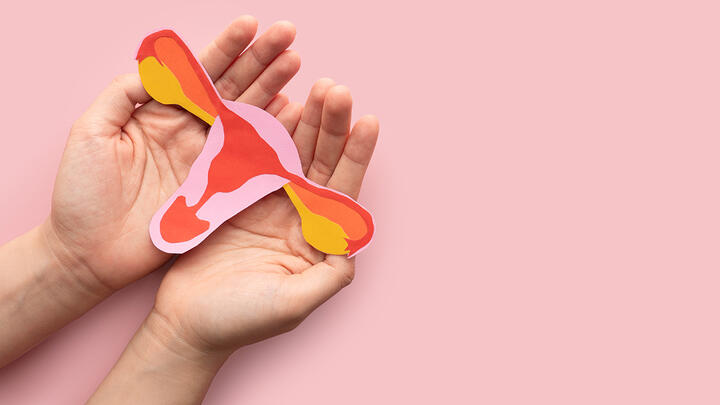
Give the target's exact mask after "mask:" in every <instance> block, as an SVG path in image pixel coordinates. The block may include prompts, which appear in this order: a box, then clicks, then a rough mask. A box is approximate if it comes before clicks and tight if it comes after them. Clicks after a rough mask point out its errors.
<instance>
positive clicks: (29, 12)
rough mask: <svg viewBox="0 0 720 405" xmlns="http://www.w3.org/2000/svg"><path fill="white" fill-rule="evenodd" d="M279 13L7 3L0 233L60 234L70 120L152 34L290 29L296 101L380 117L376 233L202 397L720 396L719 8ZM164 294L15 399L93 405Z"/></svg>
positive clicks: (50, 366) (44, 354)
mask: <svg viewBox="0 0 720 405" xmlns="http://www.w3.org/2000/svg"><path fill="white" fill-rule="evenodd" d="M284 3H285V4H284V5H283V4H280V3H279V2H266V1H263V2H242V3H240V2H237V1H232V2H231V1H226V2H217V1H206V2H203V4H202V6H201V5H200V4H199V3H191V2H169V1H160V2H145V1H143V2H141V1H135V0H131V1H128V2H124V3H123V4H121V5H120V4H115V5H113V6H112V7H109V6H107V5H104V4H102V3H101V2H86V3H84V4H83V7H82V8H81V7H80V6H79V5H71V4H70V3H68V2H48V3H46V4H43V5H42V6H39V5H36V4H31V3H21V2H15V3H14V4H7V5H5V12H4V13H2V14H1V15H0V47H1V48H2V49H3V54H4V55H5V56H6V63H4V64H3V66H2V68H1V69H2V75H0V88H1V89H2V91H3V97H2V98H1V99H0V106H1V107H2V111H3V114H4V115H3V116H4V117H5V118H6V119H4V120H3V125H4V127H3V135H2V140H3V141H2V145H3V148H2V151H0V170H2V172H3V173H7V174H6V175H3V176H0V190H13V191H15V192H17V194H8V193H5V194H4V195H5V196H6V197H5V198H2V199H0V224H2V226H1V227H0V232H1V233H0V237H1V238H2V240H3V241H4V240H8V239H10V238H11V237H13V236H14V235H17V234H19V233H21V232H23V231H25V230H27V229H28V228H30V227H31V226H33V225H34V224H37V223H39V222H40V221H41V220H42V219H43V218H44V217H45V216H46V215H47V212H48V208H49V198H50V192H51V188H52V181H53V178H54V175H55V171H56V168H57V165H58V162H59V159H60V154H61V151H62V148H63V144H64V142H65V137H66V135H67V132H68V129H69V127H70V125H71V123H72V121H73V120H74V119H75V118H76V117H77V116H78V115H79V114H80V112H81V111H82V110H83V109H84V108H85V107H86V106H87V105H88V104H89V103H90V101H91V100H92V98H93V97H94V96H95V95H96V93H98V92H99V91H100V89H101V88H102V87H103V86H104V85H106V84H107V83H109V81H110V78H111V77H112V76H113V75H115V74H119V73H123V72H128V71H135V69H136V66H135V61H134V60H133V58H132V57H133V56H134V55H133V52H134V51H135V49H136V47H137V44H138V43H139V42H140V41H141V40H142V38H143V36H144V34H145V33H147V32H151V31H153V30H155V29H158V28H161V27H173V28H174V29H176V30H177V32H180V33H182V34H183V38H185V39H186V40H187V41H188V44H189V45H190V47H191V48H192V49H200V48H201V47H202V46H203V45H204V44H205V43H206V42H207V41H209V40H210V39H211V38H212V37H213V36H214V35H215V34H216V33H217V32H218V31H219V30H220V29H222V27H223V26H224V25H225V24H226V23H227V22H229V20H230V19H231V18H232V16H234V15H239V14H242V13H252V14H255V15H256V16H258V17H259V18H260V21H261V27H263V28H264V27H267V26H268V25H269V23H270V22H271V21H273V20H275V19H281V18H284V19H289V20H292V21H294V22H295V23H296V24H297V26H298V40H297V42H296V45H295V46H294V48H295V49H297V50H298V51H299V52H300V53H301V55H302V57H303V67H302V69H301V71H300V74H299V76H298V79H297V80H296V81H295V82H294V83H292V84H291V85H290V86H289V89H288V93H289V95H290V96H291V97H292V98H294V99H301V98H304V95H305V94H306V92H307V90H308V88H309V86H310V85H311V83H312V82H313V81H314V80H315V79H317V78H319V77H321V76H325V75H330V76H332V77H333V78H335V79H336V80H337V81H338V82H340V83H343V84H347V85H349V86H350V88H351V89H352V90H353V95H354V99H355V100H356V107H357V108H356V111H357V112H358V113H361V114H363V113H370V112H373V113H376V114H377V115H378V116H379V118H380V121H381V140H380V142H379V144H378V148H377V154H376V157H375V158H374V161H373V164H372V167H371V168H370V170H369V172H368V178H367V187H365V189H364V191H363V193H362V195H361V196H360V202H361V203H362V204H363V205H365V206H366V207H368V208H369V209H370V210H371V211H372V212H373V214H374V216H375V218H376V220H377V223H378V224H380V225H382V226H378V230H377V234H376V237H375V241H374V243H373V245H372V248H370V249H367V250H366V251H365V252H363V253H362V254H360V255H359V256H358V260H357V263H358V272H357V277H356V280H355V282H354V283H353V285H352V286H351V287H349V288H348V289H346V290H344V291H343V292H342V293H340V295H338V296H337V297H335V298H333V299H332V300H331V301H330V302H329V303H328V304H327V305H325V306H323V307H322V308H320V309H319V310H318V311H316V313H315V314H313V315H312V316H311V317H310V318H309V319H308V320H307V321H306V322H305V323H304V324H303V325H301V326H300V327H299V328H298V329H296V330H295V331H293V332H292V333H290V334H287V335H284V336H280V337H278V338H274V339H271V340H269V341H266V342H263V343H261V344H257V345H254V346H251V347H248V348H246V349H243V350H241V351H239V352H238V353H237V355H236V356H234V357H233V358H232V359H231V361H230V362H229V363H228V364H227V365H226V366H225V367H224V369H223V370H222V372H221V373H220V375H219V376H218V377H217V379H216V380H215V382H214V384H213V387H212V388H211V391H210V393H209V395H208V397H207V400H206V403H207V404H238V403H243V404H289V403H291V404H308V403H312V404H338V403H343V404H368V403H403V404H404V403H412V404H437V403H452V404H455V403H458V404H471V403H472V404H477V403H482V404H523V405H524V404H553V405H557V404H568V405H569V404H573V405H575V404H717V403H720V390H718V388H717V382H718V379H719V378H720V345H719V344H718V342H720V323H718V308H719V307H720V294H719V293H718V285H719V283H720V255H719V254H718V251H719V250H718V247H719V246H720V231H719V230H720V188H719V187H718V181H719V180H720V179H719V176H718V173H720V159H719V158H718V150H719V149H720V135H719V134H720V120H719V119H718V116H719V114H720V101H719V100H720V96H719V95H720V52H718V38H720V25H719V24H718V23H717V16H718V13H719V12H720V9H719V7H718V5H717V2H711V1H684V2H679V1H678V2H657V1H635V0H633V1H605V2H594V4H590V2H576V1H546V2H535V1H529V0H526V1H503V2H487V3H481V4H480V5H477V6H472V7H471V6H467V5H466V4H469V3H471V2H466V1H462V2H461V1H453V0H451V1H446V2H412V3H400V2H397V3H393V2H388V1H375V0H368V1H363V2H354V3H350V4H348V3H346V2H336V1H326V2H323V3H320V2H313V1H304V2H297V1H294V2H284ZM673 3H674V4H673ZM141 5H144V7H146V8H145V11H143V12H142V13H141V12H140V7H141ZM94 32H99V33H101V34H92V35H88V34H89V33H94ZM48 62H51V63H50V65H48ZM38 100H43V101H44V102H43V104H42V105H43V106H46V105H52V106H53V108H54V110H52V111H49V112H47V114H48V115H47V116H46V117H44V118H43V119H42V120H39V119H37V117H36V115H35V114H36V111H35V110H33V108H31V107H32V106H35V105H38V104H37V103H38ZM358 116H359V115H358ZM27 123H32V126H31V127H28V125H27ZM28 129H30V132H28ZM13 173H27V174H24V175H23V176H15V175H13ZM8 195H17V197H13V198H8V197H7V196H8ZM161 276H162V274H160V273H155V274H152V275H150V276H148V277H147V278H145V279H143V280H141V281H140V282H138V283H136V284H134V285H132V286H130V287H129V288H127V289H125V290H123V291H121V292H120V293H118V294H116V295H115V296H113V297H112V298H110V299H109V300H108V301H106V302H104V303H103V304H102V305H100V306H99V307H97V308H95V309H94V310H93V311H91V312H90V313H88V314H87V315H86V316H85V317H83V318H81V319H80V320H78V321H76V322H74V323H73V324H71V325H69V326H68V327H66V328H65V329H63V330H62V331H60V332H59V333H57V334H55V335H54V336H53V337H52V338H51V339H49V340H48V341H46V342H45V343H44V344H42V345H41V346H39V347H38V348H36V349H35V350H33V351H32V352H30V353H29V354H27V355H26V356H24V357H23V358H22V359H20V360H18V361H16V362H15V363H13V364H11V365H10V366H8V367H5V368H4V369H0V403H2V404H76V403H80V402H82V401H84V400H85V399H86V398H87V397H88V396H89V395H90V393H91V392H92V391H93V390H94V388H95V386H96V385H97V384H98V383H99V381H100V380H101V379H102V378H103V376H104V374H105V373H106V372H107V371H108V369H109V368H110V367H111V366H112V364H113V362H114V361H115V359H116V358H117V356H118V354H119V353H120V351H121V350H122V349H123V347H124V346H125V344H126V342H127V340H128V339H129V338H130V336H131V335H132V333H133V331H134V328H135V327H137V325H139V323H140V322H141V320H142V318H143V317H144V315H145V313H146V312H147V311H148V309H149V308H150V306H151V304H152V298H153V294H154V290H155V288H156V286H157V284H158V283H159V280H160V278H161ZM0 327H1V326H0Z"/></svg>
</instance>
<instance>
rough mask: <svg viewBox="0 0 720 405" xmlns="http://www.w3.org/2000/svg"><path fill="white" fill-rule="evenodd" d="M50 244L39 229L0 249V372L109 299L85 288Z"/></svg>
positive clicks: (69, 263)
mask: <svg viewBox="0 0 720 405" xmlns="http://www.w3.org/2000/svg"><path fill="white" fill-rule="evenodd" d="M53 243H54V242H53V240H52V235H50V234H48V232H47V228H46V225H41V226H38V227H37V228H35V229H33V230H31V231H30V232H28V233H26V234H24V235H22V236H20V237H18V238H16V239H14V240H12V241H10V242H8V243H6V244H5V245H3V246H0V325H2V327H0V342H1V343H0V366H4V365H6V364H7V363H9V362H11V361H12V360H14V359H16V358H17V357H19V356H20V355H22V354H23V353H25V352H26V351H27V350H28V349H30V348H31V347H33V346H34V345H35V344H37V343H38V342H40V341H41V340H42V339H44V338H45V337H46V336H47V335H49V334H50V333H52V332H53V331H55V330H57V329H59V328H61V327H62V326H64V325H65V324H67V323H68V322H70V321H72V320H74V319H75V318H77V317H79V316H80V315H82V314H83V313H85V312H86V311H87V310H88V309H90V308H92V307H93V306H94V305H96V304H97V303H98V302H99V301H101V300H102V299H103V298H104V297H105V296H106V295H107V294H109V292H108V293H107V294H105V293H98V292H96V291H92V290H91V289H90V288H87V287H86V285H84V284H83V282H82V280H80V279H78V278H77V277H76V276H74V275H73V274H74V273H73V272H72V269H71V268H69V267H68V266H72V263H71V262H69V261H67V260H65V259H64V258H63V257H61V256H62V253H61V252H59V251H58V250H57V249H55V248H54V247H53Z"/></svg>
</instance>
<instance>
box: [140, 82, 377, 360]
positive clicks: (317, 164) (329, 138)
mask: <svg viewBox="0 0 720 405" xmlns="http://www.w3.org/2000/svg"><path fill="white" fill-rule="evenodd" d="M277 107H279V105H277V106H275V108H277ZM351 109H352V99H351V96H350V92H349V90H348V89H347V88H346V87H344V86H336V85H334V83H333V82H332V81H331V80H329V79H322V80H320V81H318V82H317V83H316V84H315V85H314V86H313V88H312V90H311V92H310V95H309V97H308V100H307V103H306V105H305V107H304V109H303V107H302V106H300V105H298V104H294V103H293V104H287V105H285V106H284V107H283V108H282V110H280V111H279V112H277V114H276V116H277V118H278V120H280V121H281V122H282V123H283V125H285V127H286V128H287V129H288V132H289V133H290V134H292V136H293V140H294V142H295V144H296V146H297V148H298V151H299V153H300V157H301V161H302V164H303V170H304V171H305V173H306V175H307V177H308V178H309V179H310V180H313V181H314V182H316V183H318V184H321V185H326V186H327V187H329V188H332V189H335V190H338V191H341V192H343V193H345V194H347V195H349V196H351V197H353V198H357V196H358V194H359V192H360V186H361V184H362V180H363V177H364V175H365V171H366V169H367V167H368V164H369V162H370V158H371V156H372V153H373V149H374V147H375V143H376V141H377V137H378V122H377V119H376V118H375V117H373V116H366V117H363V118H361V119H360V120H358V121H357V123H356V124H355V125H354V126H353V128H352V130H350V120H351ZM271 113H275V111H271ZM353 276H354V259H348V258H346V257H345V256H333V255H325V254H323V253H321V252H319V251H317V250H314V249H313V248H312V247H311V246H310V245H308V244H307V243H306V242H305V241H304V239H303V236H302V233H301V228H300V218H299V216H298V214H297V212H296V210H295V208H294V207H293V206H292V204H291V203H290V200H289V198H288V197H287V195H286V193H285V192H284V191H283V190H282V189H281V190H279V191H277V192H275V193H272V194H270V195H268V196H266V197H265V198H263V199H261V200H260V201H258V202H256V203H255V204H253V205H252V206H251V207H249V208H247V209H245V210H244V211H242V212H241V213H239V214H238V215H236V216H235V217H233V218H232V219H231V220H229V221H227V222H226V223H225V224H223V225H222V226H221V227H219V228H218V229H217V230H216V231H215V232H214V233H213V234H211V235H210V236H209V237H208V238H207V239H206V240H205V241H204V242H203V243H202V244H200V245H199V246H198V247H196V248H194V249H193V250H191V251H190V252H188V253H185V254H183V255H182V256H181V257H179V258H178V260H177V261H176V262H175V263H174V264H173V266H172V267H171V269H170V270H169V271H168V273H167V274H166V276H165V278H164V279H163V281H162V284H161V286H160V289H159V291H158V295H157V298H156V303H155V307H154V309H153V311H152V313H151V315H150V316H149V318H148V319H149V321H150V322H152V323H154V324H155V325H156V326H157V328H158V330H161V331H164V332H159V335H160V336H166V337H168V339H169V340H168V341H169V342H183V345H186V344H190V345H191V346H192V348H194V349H197V350H201V351H219V352H222V351H232V350H234V349H236V348H238V347H240V346H243V345H246V344H249V343H253V342H256V341H259V340H262V339H265V338H268V337H270V336H273V335H277V334H279V333H282V332H285V331H288V330H290V329H292V328H294V327H295V326H297V325H298V324H299V323H300V322H301V321H302V320H303V319H304V318H305V317H306V316H307V315H308V314H309V313H310V312H312V310H314V309H315V308H316V307H317V306H319V305H320V304H321V303H323V302H324V301H325V300H327V299H328V298H330V297H331V296H332V295H334V294H335V293H337V292H338V291H339V290H340V289H342V288H343V287H344V286H346V285H348V284H349V283H350V282H351V281H352V279H353ZM168 331H170V333H169V334H168Z"/></svg>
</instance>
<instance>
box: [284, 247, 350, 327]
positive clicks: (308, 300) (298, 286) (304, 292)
mask: <svg viewBox="0 0 720 405" xmlns="http://www.w3.org/2000/svg"><path fill="white" fill-rule="evenodd" d="M354 276H355V259H348V258H346V257H344V256H328V257H327V258H326V259H325V261H322V262H320V263H318V264H316V265H314V266H312V267H310V268H309V269H307V270H305V271H303V272H302V273H299V274H295V275H294V276H293V277H291V278H290V280H291V283H292V284H293V285H292V291H293V295H295V296H294V297H292V298H293V301H294V302H297V303H299V305H300V308H297V309H298V310H299V311H301V312H302V317H305V316H307V315H309V314H310V313H311V312H312V311H314V310H315V309H316V308H317V307H319V306H320V305H321V304H322V303H323V302H325V301H327V300H328V299H330V297H332V296H333V295H335V294H337V293H338V292H339V291H340V290H342V289H343V288H345V287H347V286H348V285H349V284H350V283H351V282H352V280H353V277H354Z"/></svg>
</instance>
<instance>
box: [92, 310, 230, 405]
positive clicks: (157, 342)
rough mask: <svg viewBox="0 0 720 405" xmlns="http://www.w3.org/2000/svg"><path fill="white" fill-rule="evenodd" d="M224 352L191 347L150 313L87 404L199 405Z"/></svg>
mask: <svg viewBox="0 0 720 405" xmlns="http://www.w3.org/2000/svg"><path fill="white" fill-rule="evenodd" d="M229 354H230V353H228V352H213V353H211V352H208V351H203V350H199V349H197V348H194V347H192V346H191V345H189V344H187V343H186V342H185V341H183V340H182V339H181V338H180V337H178V335H177V334H175V333H174V331H173V328H172V326H170V325H169V323H167V322H166V321H165V320H164V318H162V317H161V316H160V315H158V314H156V313H155V312H151V313H150V315H149V316H148V317H147V319H146V320H145V322H144V323H143V324H142V326H141V327H140V329H138V331H137V332H136V333H135V336H134V337H133V338H132V340H131V341H130V343H129V344H128V346H127V348H126V349H125V351H124V352H123V354H122V355H121V356H120V359H119V360H118V362H117V363H116V364H115V366H114V367H113V369H112V370H111V371H110V374H108V376H107V377H106V378H105V380H104V381H103V382H102V384H100V387H99V388H98V389H97V391H96V392H95V394H93V396H92V398H90V400H89V401H88V404H199V403H201V402H202V400H203V398H204V397H205V394H206V393H207V390H208V388H209V387H210V383H211V382H212V379H213V378H214V377H215V374H217V372H218V370H219V369H220V367H222V365H223V363H224V362H225V360H226V359H227V357H228V356H229Z"/></svg>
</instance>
